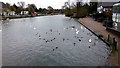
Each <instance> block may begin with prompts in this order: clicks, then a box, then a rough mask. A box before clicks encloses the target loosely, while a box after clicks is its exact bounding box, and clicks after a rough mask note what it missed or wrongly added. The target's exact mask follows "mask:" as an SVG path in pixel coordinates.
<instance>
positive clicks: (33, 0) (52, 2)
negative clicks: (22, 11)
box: [0, 0, 120, 9]
mask: <svg viewBox="0 0 120 68" xmlns="http://www.w3.org/2000/svg"><path fill="white" fill-rule="evenodd" d="M0 1H2V2H5V3H6V2H8V3H10V4H14V3H15V4H17V2H20V1H23V2H25V3H26V5H27V4H35V5H36V6H37V8H40V7H41V8H47V7H48V6H52V7H53V8H55V9H60V8H61V6H63V5H64V2H66V1H68V0H0ZM70 1H71V2H75V1H77V0H70ZM83 1H90V0H83ZM93 1H97V0H93ZM99 1H108V2H110V1H117V2H118V1H120V0H99Z"/></svg>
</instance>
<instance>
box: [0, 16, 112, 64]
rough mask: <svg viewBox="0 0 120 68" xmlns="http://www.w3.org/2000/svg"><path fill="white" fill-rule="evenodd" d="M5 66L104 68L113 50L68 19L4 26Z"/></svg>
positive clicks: (22, 21)
mask: <svg viewBox="0 0 120 68" xmlns="http://www.w3.org/2000/svg"><path fill="white" fill-rule="evenodd" d="M0 32H2V65H3V66H97V65H99V66H103V65H105V63H106V60H107V57H108V55H109V54H110V50H109V47H108V46H107V45H106V44H105V43H104V42H103V41H101V40H100V39H99V38H98V37H97V36H95V35H94V34H92V33H91V32H90V31H89V30H88V29H86V28H85V27H84V26H82V25H81V24H80V23H79V22H77V21H76V20H74V19H70V18H68V17H65V16H64V15H54V16H41V17H34V18H22V19H11V20H5V21H3V22H2V30H1V31H0Z"/></svg>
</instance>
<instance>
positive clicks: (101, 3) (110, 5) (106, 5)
mask: <svg viewBox="0 0 120 68" xmlns="http://www.w3.org/2000/svg"><path fill="white" fill-rule="evenodd" d="M115 3H116V2H99V4H98V6H103V7H112V6H113V5H114V4H115Z"/></svg>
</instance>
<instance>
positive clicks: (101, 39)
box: [77, 20, 110, 47]
mask: <svg viewBox="0 0 120 68" xmlns="http://www.w3.org/2000/svg"><path fill="white" fill-rule="evenodd" d="M77 21H78V20H77ZM78 22H79V23H80V24H81V25H83V26H84V27H85V28H87V29H88V30H89V31H90V32H92V33H93V34H94V35H95V36H97V37H98V38H99V39H101V40H102V41H103V42H104V43H106V44H107V45H108V46H109V47H110V44H109V43H108V42H106V41H105V40H104V39H102V38H101V37H99V35H98V34H96V33H95V32H94V31H93V30H91V29H90V28H88V27H87V26H85V25H84V24H82V23H81V22H80V21H78Z"/></svg>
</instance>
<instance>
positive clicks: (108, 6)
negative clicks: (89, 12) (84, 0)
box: [98, 2, 117, 13]
mask: <svg viewBox="0 0 120 68" xmlns="http://www.w3.org/2000/svg"><path fill="white" fill-rule="evenodd" d="M115 3H117V2H98V12H99V13H102V12H103V11H108V10H112V7H113V5H114V4H115Z"/></svg>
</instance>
